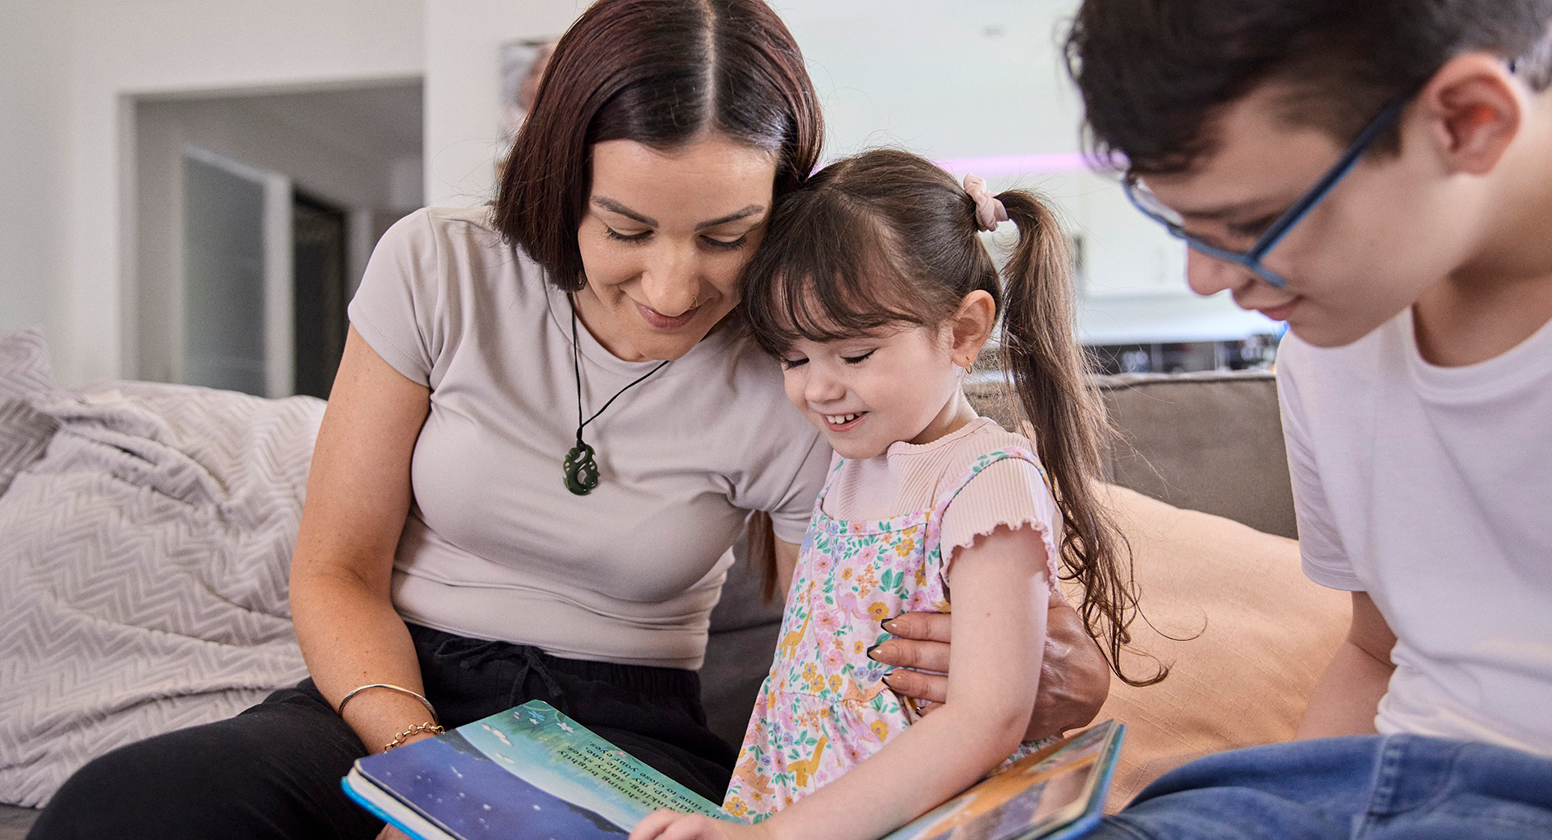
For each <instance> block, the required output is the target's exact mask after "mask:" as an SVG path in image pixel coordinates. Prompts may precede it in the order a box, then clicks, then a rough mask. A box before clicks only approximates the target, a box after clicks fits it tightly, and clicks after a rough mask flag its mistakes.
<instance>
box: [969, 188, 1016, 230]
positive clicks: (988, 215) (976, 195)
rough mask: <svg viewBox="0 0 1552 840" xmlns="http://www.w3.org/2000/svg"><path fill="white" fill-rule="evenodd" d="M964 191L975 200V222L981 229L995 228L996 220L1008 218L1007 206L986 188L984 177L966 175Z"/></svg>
mask: <svg viewBox="0 0 1552 840" xmlns="http://www.w3.org/2000/svg"><path fill="white" fill-rule="evenodd" d="M965 192H966V193H969V195H970V199H971V200H972V201H974V202H975V223H976V226H977V227H979V228H980V229H981V230H996V229H997V223H998V222H1006V221H1007V220H1008V208H1006V207H1003V206H1002V202H1000V201H998V200H997V198H996V196H994V195H992V194H991V191H990V190H988V189H986V179H985V178H982V177H981V176H979V175H966V176H965Z"/></svg>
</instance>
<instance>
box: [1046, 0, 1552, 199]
mask: <svg viewBox="0 0 1552 840" xmlns="http://www.w3.org/2000/svg"><path fill="white" fill-rule="evenodd" d="M1549 24H1552V0H1085V2H1084V3H1083V6H1082V8H1081V9H1079V11H1078V14H1077V17H1076V19H1075V20H1074V21H1073V24H1072V29H1071V31H1070V33H1069V35H1068V38H1067V45H1066V48H1067V63H1068V68H1069V70H1070V72H1071V74H1072V77H1073V79H1074V80H1075V81H1076V82H1077V83H1078V88H1079V90H1080V91H1081V92H1082V94H1083V104H1084V108H1085V111H1086V118H1087V134H1088V145H1089V148H1090V150H1091V152H1092V153H1093V154H1094V156H1095V157H1097V158H1098V159H1099V160H1100V161H1102V162H1105V163H1109V164H1113V165H1117V166H1120V165H1123V161H1121V160H1120V157H1121V156H1124V157H1125V158H1126V159H1127V160H1126V161H1125V162H1124V165H1127V166H1128V167H1129V168H1130V170H1131V171H1132V172H1133V173H1135V174H1139V175H1148V174H1164V173H1174V172H1182V171H1185V170H1187V169H1190V168H1191V167H1192V166H1193V165H1194V164H1195V163H1196V162H1197V161H1198V160H1199V159H1200V158H1201V157H1203V156H1205V155H1207V154H1211V153H1212V152H1213V151H1214V147H1215V140H1214V137H1213V135H1212V133H1211V132H1212V122H1213V119H1214V118H1215V117H1216V116H1217V114H1218V113H1219V112H1220V111H1221V109H1222V108H1223V107H1225V106H1228V105H1229V104H1231V103H1233V102H1235V101H1238V100H1239V99H1240V98H1242V97H1244V96H1245V95H1247V94H1249V93H1250V92H1251V91H1252V90H1255V89H1256V88H1259V87H1261V86H1262V85H1265V84H1278V85H1281V86H1283V87H1285V88H1286V90H1287V94H1286V95H1285V96H1282V97H1281V98H1280V101H1279V102H1278V107H1279V110H1280V114H1279V117H1280V118H1281V119H1282V120H1283V121H1285V122H1286V123H1287V124H1289V125H1293V126H1314V127H1316V128H1319V129H1322V130H1325V131H1327V132H1328V133H1330V134H1331V135H1332V136H1333V137H1335V138H1336V140H1337V142H1338V143H1340V144H1343V145H1345V144H1347V143H1348V142H1350V141H1351V140H1352V139H1353V138H1354V137H1356V136H1357V135H1358V132H1359V131H1360V130H1361V129H1362V128H1363V126H1364V124H1365V123H1367V122H1368V121H1369V120H1371V119H1372V118H1373V117H1374V115H1375V114H1377V113H1379V111H1380V109H1381V108H1382V107H1383V106H1384V104H1385V102H1387V101H1388V100H1390V99H1392V98H1393V97H1396V96H1399V95H1402V94H1405V93H1407V92H1409V91H1413V90H1416V89H1417V88H1419V87H1421V86H1422V85H1423V84H1424V83H1425V82H1426V81H1427V80H1428V79H1429V78H1431V77H1432V76H1433V74H1434V72H1435V71H1437V70H1438V69H1439V68H1440V67H1441V66H1443V65H1444V63H1445V62H1447V61H1449V60H1450V59H1451V58H1453V57H1454V56H1456V55H1458V54H1460V53H1463V52H1470V51H1477V50H1481V51H1486V52H1491V53H1495V54H1497V55H1499V56H1501V57H1503V58H1504V59H1507V60H1511V61H1514V62H1515V66H1516V73H1517V74H1518V75H1519V76H1520V77H1521V78H1523V79H1524V80H1525V81H1526V83H1527V84H1528V85H1530V86H1531V87H1532V88H1534V89H1537V90H1540V89H1543V88H1545V87H1546V86H1547V85H1548V83H1549V81H1552V37H1549V33H1548V25H1549ZM1398 148H1399V135H1398V134H1397V132H1396V131H1395V129H1392V130H1391V132H1390V134H1389V135H1388V136H1382V137H1381V140H1380V142H1379V143H1378V144H1377V145H1376V151H1378V152H1380V153H1382V154H1383V153H1386V152H1393V151H1395V150H1397V149H1398Z"/></svg>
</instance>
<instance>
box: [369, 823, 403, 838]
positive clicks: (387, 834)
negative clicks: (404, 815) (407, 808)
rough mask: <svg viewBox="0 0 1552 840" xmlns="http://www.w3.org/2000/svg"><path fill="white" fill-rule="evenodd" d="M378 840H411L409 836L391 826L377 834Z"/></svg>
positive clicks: (385, 827)
mask: <svg viewBox="0 0 1552 840" xmlns="http://www.w3.org/2000/svg"><path fill="white" fill-rule="evenodd" d="M377 840H410V838H409V835H407V834H405V833H404V832H402V831H400V830H398V829H397V828H394V827H393V826H391V825H385V826H383V830H382V831H379V832H378V833H377Z"/></svg>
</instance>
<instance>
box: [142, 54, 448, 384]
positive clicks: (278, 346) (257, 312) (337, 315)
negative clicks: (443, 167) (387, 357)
mask: <svg viewBox="0 0 1552 840" xmlns="http://www.w3.org/2000/svg"><path fill="white" fill-rule="evenodd" d="M421 99H422V85H421V81H420V80H419V79H414V80H397V81H390V82H381V83H369V84H361V85H357V86H354V87H350V88H329V89H325V90H314V91H300V92H295V91H293V92H282V93H276V92H262V91H256V92H251V93H237V94H230V93H227V94H222V95H220V96H209V97H204V96H197V95H182V94H180V95H177V96H169V97H155V96H151V97H144V98H140V99H137V100H135V101H134V103H133V109H134V117H135V138H134V152H133V154H134V159H135V179H134V183H135V196H134V202H133V205H132V208H133V212H132V214H131V216H132V217H131V218H130V219H129V220H128V221H127V228H128V229H127V231H126V233H127V234H128V235H129V236H131V237H132V238H133V241H134V243H135V250H134V267H135V272H134V282H133V285H132V287H131V289H130V290H129V291H130V295H129V299H128V300H127V303H128V304H129V305H128V306H126V311H125V325H126V329H125V336H126V349H127V352H126V358H127V359H129V360H132V361H133V364H132V365H130V366H128V367H130V369H129V370H128V371H127V374H128V375H129V376H131V377H133V378H139V379H150V380H158V381H164V382H181V383H187V384H198V385H208V386H210V387H217V388H226V389H231V390H239V391H245V392H247V393H252V394H257V395H262V396H270V397H281V396H289V395H292V394H311V395H314V396H319V397H327V395H328V392H329V388H330V386H331V384H332V382H333V379H334V375H335V372H336V371H337V369H338V366H339V358H340V354H341V353H342V352H343V350H344V340H345V335H346V332H347V330H348V326H347V320H346V314H345V312H346V306H347V304H348V303H349V300H350V296H351V294H353V292H354V289H355V286H356V284H357V283H359V282H360V277H361V272H362V271H363V270H364V268H365V265H366V260H367V257H368V255H369V254H370V253H371V249H372V248H373V247H374V246H375V245H376V241H377V238H378V237H379V236H380V235H381V233H382V231H383V230H385V229H386V228H387V226H388V224H390V223H391V222H392V221H394V220H396V219H398V218H399V217H401V216H403V215H404V214H405V213H407V212H409V211H411V210H414V209H416V208H418V207H419V206H421V204H422V195H423V187H422V183H423V175H422V173H423V170H424V165H423V154H422V149H421V145H422V141H421V135H422V130H423V129H422V123H423V108H422V105H421Z"/></svg>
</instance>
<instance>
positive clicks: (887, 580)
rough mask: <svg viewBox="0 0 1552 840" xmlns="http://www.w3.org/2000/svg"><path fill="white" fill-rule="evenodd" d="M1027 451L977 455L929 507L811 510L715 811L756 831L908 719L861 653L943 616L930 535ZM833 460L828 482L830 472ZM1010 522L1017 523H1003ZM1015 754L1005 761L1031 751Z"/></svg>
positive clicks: (944, 599)
mask: <svg viewBox="0 0 1552 840" xmlns="http://www.w3.org/2000/svg"><path fill="white" fill-rule="evenodd" d="M1008 458H1017V459H1021V460H1024V461H1028V462H1029V463H1030V464H1032V465H1033V466H1034V467H1035V469H1036V470H1038V471H1039V473H1040V476H1041V478H1042V480H1046V475H1045V471H1044V469H1042V468H1041V467H1040V463H1039V461H1038V460H1037V459H1036V458H1035V456H1034V455H1033V454H1032V453H1030V452H1027V451H1020V450H1016V449H999V450H997V451H993V452H988V453H986V454H984V455H981V456H979V457H978V458H977V459H976V460H975V462H974V463H973V464H972V465H971V467H970V468H969V470H968V471H967V473H966V474H965V475H964V476H963V477H962V479H961V480H959V481H957V482H955V483H953V484H951V485H949V489H948V490H947V491H945V492H944V493H943V494H942V495H941V496H940V497H939V499H938V500H937V502H936V503H935V504H934V505H933V507H932V508H931V509H929V510H922V511H915V512H912V513H908V514H906V515H903V516H897V517H894V518H891V519H885V520H875V521H860V520H859V521H846V520H838V519H833V518H831V517H829V516H828V515H826V514H825V513H824V512H823V509H822V505H823V503H824V497H825V495H826V494H827V493H828V492H829V483H828V482H827V483H826V485H825V489H824V491H822V492H821V493H820V495H819V499H818V500H816V501H815V503H814V517H813V520H812V521H811V522H810V524H809V528H808V533H807V535H806V536H805V537H804V539H803V546H802V549H801V553H800V555H799V559H798V564H797V568H796V570H795V572H794V575H793V582H792V589H791V591H790V592H789V593H788V597H787V608H786V613H785V614H784V615H783V618H782V626H781V635H780V637H779V639H780V641H779V642H778V645H777V649H776V656H775V661H774V662H773V663H772V665H771V671H770V674H769V675H768V676H767V677H766V678H765V682H764V684H763V685H762V686H761V687H760V694H759V696H758V698H757V699H756V701H755V706H754V712H753V714H752V715H751V717H750V721H749V728H748V730H747V732H746V733H745V735H744V744H743V748H742V749H741V750H740V751H739V756H738V763H737V765H736V766H735V767H734V770H733V779H732V782H731V783H730V785H729V787H728V793H727V797H726V799H725V800H724V801H723V807H724V808H725V809H726V810H727V811H728V812H729V813H731V814H733V815H735V816H738V817H740V818H742V819H745V820H748V821H752V822H758V821H760V820H762V819H764V818H766V817H768V816H770V815H771V814H773V813H775V812H776V811H779V810H781V809H782V808H784V807H786V806H787V805H790V804H792V803H793V802H795V801H797V800H798V799H800V798H802V797H803V796H804V795H806V794H807V793H809V792H811V791H813V790H815V789H817V788H819V787H821V786H822V785H825V784H827V783H829V782H831V781H833V780H835V779H837V778H839V777H840V776H841V774H843V773H845V772H846V771H847V770H849V769H850V768H851V767H853V766H854V765H856V764H858V763H859V762H861V761H862V760H863V759H865V758H867V757H868V756H870V755H872V754H873V753H874V752H877V751H878V749H879V748H880V747H881V746H883V744H884V742H885V741H886V740H887V739H888V738H890V737H891V736H893V735H895V734H896V733H898V732H900V731H901V730H902V729H904V728H905V727H906V726H907V725H909V724H910V722H911V721H912V720H914V719H915V717H916V709H915V708H913V707H912V705H911V703H909V702H906V701H902V699H901V698H900V697H898V696H896V695H895V693H894V692H893V691H891V690H890V689H889V687H888V686H886V685H885V684H884V681H883V679H884V676H885V675H886V674H887V673H888V672H889V670H890V669H889V668H888V667H887V666H884V665H881V664H879V663H877V662H874V661H873V660H871V659H869V658H868V657H867V651H868V649H869V648H870V647H872V646H873V645H876V644H878V643H880V642H882V641H884V640H885V639H887V638H888V637H889V634H888V633H886V632H884V630H883V629H882V628H881V627H879V622H880V621H883V620H885V619H887V618H890V617H892V616H895V615H899V614H900V613H902V612H907V611H918V612H919V611H930V612H948V611H949V602H948V595H947V586H946V582H945V578H946V576H945V575H944V573H943V572H944V564H943V557H942V551H941V545H940V540H939V537H940V535H941V523H942V517H943V513H944V511H945V510H946V509H947V508H948V505H949V503H950V502H952V501H953V499H954V497H955V496H956V495H957V494H958V493H959V491H960V490H961V489H963V488H964V486H965V485H966V484H968V483H969V482H970V481H971V480H972V479H973V478H974V477H975V476H976V475H977V474H978V473H980V472H981V470H983V469H985V468H986V467H988V466H990V465H991V464H994V463H997V462H998V461H1002V460H1004V459H1008ZM841 463H844V462H839V461H838V462H837V464H836V467H835V469H832V471H831V477H832V478H833V477H834V475H835V471H836V470H838V469H839V467H840V465H841ZM1010 524H1014V525H1018V524H1023V523H1010ZM1031 749H1032V745H1025V746H1023V747H1021V748H1020V749H1019V751H1018V752H1016V753H1015V755H1014V756H1013V757H1014V758H1018V757H1022V756H1023V755H1026V754H1027V753H1028V752H1029V751H1031Z"/></svg>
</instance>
